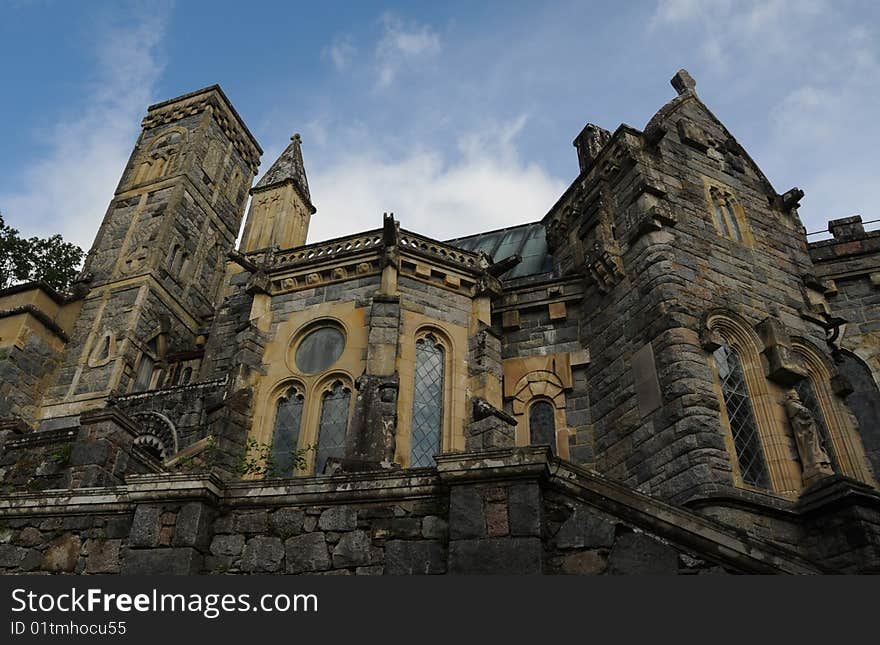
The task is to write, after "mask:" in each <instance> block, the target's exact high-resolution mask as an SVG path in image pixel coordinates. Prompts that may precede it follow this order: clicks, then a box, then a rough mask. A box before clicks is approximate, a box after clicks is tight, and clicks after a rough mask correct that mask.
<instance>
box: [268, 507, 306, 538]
mask: <svg viewBox="0 0 880 645" xmlns="http://www.w3.org/2000/svg"><path fill="white" fill-rule="evenodd" d="M304 520H305V513H304V512H303V511H302V510H298V509H293V508H279V509H278V510H277V511H275V512H274V513H272V517H271V520H270V521H271V524H272V530H273V531H274V532H275V533H276V534H277V535H279V536H281V537H282V538H289V537H290V536H292V535H299V534H300V533H302V530H303V522H304Z"/></svg>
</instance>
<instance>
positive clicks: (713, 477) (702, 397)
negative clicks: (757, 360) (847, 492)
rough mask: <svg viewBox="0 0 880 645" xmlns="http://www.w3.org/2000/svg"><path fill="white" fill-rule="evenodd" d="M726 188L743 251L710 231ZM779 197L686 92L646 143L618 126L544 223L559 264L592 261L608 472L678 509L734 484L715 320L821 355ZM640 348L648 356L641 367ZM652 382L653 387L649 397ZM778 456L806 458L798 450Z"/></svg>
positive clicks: (596, 395)
mask: <svg viewBox="0 0 880 645" xmlns="http://www.w3.org/2000/svg"><path fill="white" fill-rule="evenodd" d="M680 123H681V124H683V125H679V124H680ZM685 126H686V127H685ZM716 184H717V185H723V186H724V187H725V188H726V189H727V190H728V191H729V192H731V193H732V194H733V195H734V196H735V199H736V201H737V203H738V204H739V206H740V207H741V210H742V214H743V218H744V223H745V224H746V227H745V233H744V238H745V239H744V241H743V242H736V241H734V240H731V239H728V238H727V237H725V236H724V235H722V234H721V233H720V232H719V231H718V230H717V229H716V227H715V224H714V223H713V214H712V210H711V205H710V203H709V201H708V199H707V196H708V192H707V191H708V187H709V186H712V185H716ZM775 195H776V193H775V192H774V191H773V190H772V188H771V187H770V185H769V183H768V182H767V181H766V179H765V178H764V177H763V175H762V174H761V173H760V171H759V170H758V169H757V167H755V166H754V165H753V164H752V162H751V160H750V159H748V157H747V155H746V154H745V152H744V151H743V150H742V149H741V147H739V145H738V144H737V143H736V141H735V139H733V137H732V136H731V135H730V134H729V133H728V132H727V131H726V130H725V129H724V127H723V126H722V125H721V124H720V123H718V122H717V121H716V120H715V118H714V117H713V116H712V115H711V113H709V111H708V110H707V109H706V108H705V107H704V106H703V105H702V103H700V102H699V101H698V99H697V98H696V96H695V95H694V94H693V93H692V92H685V93H683V94H682V95H681V96H679V97H678V98H677V99H675V100H674V101H673V102H672V103H670V104H669V105H667V106H666V107H664V108H663V109H662V110H661V111H660V113H658V115H657V116H656V117H655V118H654V119H653V120H652V122H651V123H650V124H649V125H648V127H647V128H646V131H645V133H640V132H636V131H633V130H629V129H627V128H626V127H621V128H620V129H618V131H617V132H616V133H615V135H614V136H613V137H612V138H611V140H610V141H609V143H608V144H607V145H606V146H605V148H604V150H603V152H602V153H600V155H599V156H598V158H597V159H596V160H595V162H594V163H593V165H591V166H587V169H586V170H585V172H584V173H583V174H582V175H581V177H580V178H579V179H578V181H576V182H575V184H574V185H573V187H572V188H571V189H570V190H569V192H568V193H567V194H566V195H564V196H563V198H562V200H561V201H560V204H558V205H557V207H556V208H555V210H554V211H551V213H550V214H549V215H548V218H547V225H548V226H550V227H553V226H557V227H558V228H559V229H561V230H563V231H565V232H566V235H565V236H563V237H562V240H563V241H562V242H561V247H560V249H559V251H558V253H557V261H558V262H559V263H560V266H562V268H563V270H568V268H569V267H570V268H571V269H572V270H573V269H576V268H577V267H578V265H579V263H583V265H582V266H584V268H585V270H586V273H587V276H588V287H587V292H586V297H585V300H584V303H583V307H582V309H581V312H580V316H581V327H580V329H581V337H582V342H583V344H584V346H585V347H587V348H589V350H590V358H591V360H590V363H589V366H588V367H587V379H588V384H589V392H590V400H591V402H592V406H591V417H592V422H593V423H594V424H595V450H596V467H597V468H598V469H599V470H600V472H603V473H607V474H608V475H610V476H612V477H614V478H616V479H618V480H620V481H623V482H626V483H627V484H629V485H631V486H634V487H638V488H639V489H640V490H645V491H649V492H650V493H651V494H655V495H657V496H659V497H661V498H663V499H668V500H679V501H684V500H686V499H688V498H690V497H693V496H694V495H699V494H703V493H705V492H707V491H710V490H712V491H717V490H718V487H719V486H721V487H722V488H723V487H727V488H733V474H732V462H731V456H730V454H729V452H728V450H727V448H726V447H725V441H724V432H726V431H725V430H723V429H722V425H721V422H720V418H719V415H720V410H719V401H718V396H717V393H716V391H715V385H714V383H715V377H714V374H713V371H712V369H711V367H710V361H709V353H708V352H707V351H706V350H704V349H703V347H702V346H701V340H700V330H701V324H702V322H701V321H702V319H703V317H704V316H705V315H706V314H707V313H708V312H710V311H712V310H716V309H720V310H725V311H729V312H732V313H734V314H737V315H739V316H741V317H742V318H744V319H745V320H746V321H747V322H748V324H749V325H752V326H754V325H757V324H758V323H760V322H761V321H762V320H764V319H766V318H768V317H773V318H776V319H778V320H779V321H780V322H781V324H782V325H783V326H784V327H785V328H786V329H787V331H788V333H789V334H790V335H792V336H798V337H802V338H804V339H806V340H807V341H809V342H811V343H813V344H814V345H816V346H818V347H824V346H825V344H824V332H823V330H822V329H821V327H819V325H817V324H815V323H812V322H809V321H808V320H807V319H806V318H804V317H803V316H802V311H803V310H804V309H806V308H807V307H808V304H807V303H806V302H805V296H804V293H805V286H804V279H803V276H805V275H806V274H809V272H810V270H811V268H812V266H811V263H810V260H809V257H808V255H807V252H806V242H805V239H804V236H803V230H802V227H801V225H800V222H799V220H798V218H797V216H796V212H795V211H793V210H791V207H789V211H785V210H784V209H783V208H782V207H780V206H779V200H778V198H776V197H774V196H775ZM558 222H561V225H560V224H559V223H558ZM640 351H641V352H648V353H650V354H651V359H652V360H650V361H645V362H644V363H641V364H639V363H637V361H636V360H635V359H636V357H637V354H638V353H639V352H640ZM645 366H647V367H648V369H647V370H645ZM646 382H647V383H648V384H649V386H651V387H648V388H646V389H644V390H640V388H639V385H640V384H643V383H646ZM652 390H653V391H655V392H656V391H657V390H659V396H657V395H656V394H655V395H654V396H650V395H651V392H652ZM645 393H647V395H648V396H646V394H645ZM640 398H641V400H640ZM780 450H783V451H784V452H785V453H786V454H787V456H788V458H789V459H790V460H792V461H795V460H796V459H797V457H796V452H795V448H794V443H793V440H791V439H789V441H788V445H787V446H783V447H781V448H780ZM700 491H703V493H700Z"/></svg>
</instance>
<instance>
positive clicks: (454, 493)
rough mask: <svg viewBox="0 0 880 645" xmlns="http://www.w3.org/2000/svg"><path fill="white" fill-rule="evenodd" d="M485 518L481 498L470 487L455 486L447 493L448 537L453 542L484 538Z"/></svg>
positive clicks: (474, 489) (477, 492)
mask: <svg viewBox="0 0 880 645" xmlns="http://www.w3.org/2000/svg"><path fill="white" fill-rule="evenodd" d="M485 535H486V516H485V514H484V512H483V498H482V496H481V495H480V493H479V491H478V490H477V489H476V488H474V487H472V486H455V487H453V488H452V490H450V491H449V537H450V539H453V540H461V539H465V538H476V537H484V536H485Z"/></svg>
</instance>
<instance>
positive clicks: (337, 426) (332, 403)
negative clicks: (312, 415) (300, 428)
mask: <svg viewBox="0 0 880 645" xmlns="http://www.w3.org/2000/svg"><path fill="white" fill-rule="evenodd" d="M350 401H351V389H350V388H348V387H346V386H345V385H344V384H343V383H342V381H334V382H333V385H332V386H331V387H330V388H329V389H328V390H326V391H325V392H324V396H323V398H322V401H321V420H320V422H319V423H318V449H317V454H316V455H315V474H321V473H323V472H324V467H325V466H326V465H327V460H328V459H329V458H331V457H335V458H341V457H342V456H343V452H344V449H345V433H346V432H347V431H348V410H349V403H350Z"/></svg>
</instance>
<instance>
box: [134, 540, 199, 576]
mask: <svg viewBox="0 0 880 645" xmlns="http://www.w3.org/2000/svg"><path fill="white" fill-rule="evenodd" d="M201 568H202V555H201V554H200V553H199V552H198V551H197V550H196V549H194V548H192V547H177V548H170V549H128V550H127V551H126V552H125V554H124V556H123V565H122V574H123V575H129V576H136V575H174V576H191V575H196V574H198V573H200V571H201Z"/></svg>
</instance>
